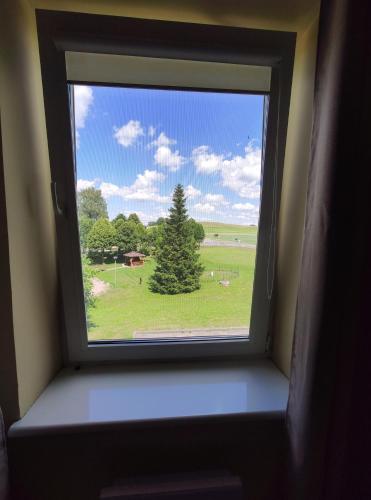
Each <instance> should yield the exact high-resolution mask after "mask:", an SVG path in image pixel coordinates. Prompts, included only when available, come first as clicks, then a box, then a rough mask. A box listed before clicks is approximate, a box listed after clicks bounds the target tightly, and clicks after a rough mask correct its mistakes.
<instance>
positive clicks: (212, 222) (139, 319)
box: [71, 85, 264, 341]
mask: <svg viewBox="0 0 371 500" xmlns="http://www.w3.org/2000/svg"><path fill="white" fill-rule="evenodd" d="M71 89H72V91H73V94H74V99H73V102H74V106H73V111H72V112H73V113H74V124H75V143H76V144H75V146H76V195H77V206H78V218H79V228H80V245H81V254H82V266H83V277H84V292H85V293H84V295H85V297H84V298H85V306H86V316H87V327H88V337H89V340H90V341H93V340H94V341H97V340H98V341H99V340H127V341H130V340H133V339H134V340H153V339H164V338H171V339H179V338H184V337H186V338H190V339H195V338H199V337H205V336H206V337H231V336H248V333H249V325H250V312H251V302H252V293H253V280H254V267H255V254H256V241H257V230H258V221H259V210H260V192H261V149H262V129H263V114H264V113H263V111H264V96H262V95H251V94H238V93H226V92H197V91H178V90H158V89H139V88H122V87H103V86H86V85H74V86H71Z"/></svg>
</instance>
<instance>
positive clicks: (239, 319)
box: [89, 225, 256, 340]
mask: <svg viewBox="0 0 371 500" xmlns="http://www.w3.org/2000/svg"><path fill="white" fill-rule="evenodd" d="M214 226H215V225H214ZM214 226H213V227H214ZM228 227H229V228H230V227H231V226H228ZM237 227H243V226H237ZM246 229H247V230H251V233H248V232H247V233H246V235H247V236H248V235H249V234H252V230H254V229H255V232H256V228H250V227H247V228H246ZM216 232H218V233H219V234H222V232H221V230H220V226H219V225H218V231H216ZM200 254H201V260H202V263H203V264H204V266H205V273H204V275H203V276H202V280H201V289H200V290H197V291H195V292H193V293H190V294H180V295H159V294H155V293H152V292H150V291H149V289H148V285H147V280H148V278H149V276H150V275H151V273H152V271H153V269H154V266H155V262H154V260H153V259H150V258H148V259H147V260H146V262H145V264H144V266H143V267H141V268H134V269H130V268H123V267H121V266H120V265H118V266H117V273H116V274H117V287H116V288H115V271H114V265H106V266H104V270H103V271H99V272H98V274H97V278H99V279H100V280H102V281H105V282H107V283H109V284H110V285H111V287H110V289H109V290H108V292H106V293H105V294H104V295H102V296H100V297H97V299H96V306H95V307H94V308H92V309H91V312H90V322H91V326H90V328H89V340H103V339H130V338H132V334H133V332H134V331H141V330H166V329H169V330H170V329H178V328H179V329H180V328H213V327H229V326H235V327H239V326H245V327H246V326H248V325H249V322H250V309H251V298H252V285H253V278H254V266H255V250H254V249H249V248H225V247H203V248H201V249H200ZM98 268H102V266H98ZM210 271H213V272H214V276H213V277H212V276H211V275H210ZM140 278H142V284H140V283H139V282H140ZM220 279H228V280H230V286H229V287H223V286H221V285H220V284H219V283H218V280H220Z"/></svg>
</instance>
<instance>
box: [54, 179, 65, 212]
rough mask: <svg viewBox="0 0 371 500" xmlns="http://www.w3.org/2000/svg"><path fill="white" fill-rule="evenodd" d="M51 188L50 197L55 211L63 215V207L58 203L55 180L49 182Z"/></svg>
mask: <svg viewBox="0 0 371 500" xmlns="http://www.w3.org/2000/svg"><path fill="white" fill-rule="evenodd" d="M51 190H52V199H53V204H54V209H55V211H56V212H57V214H58V215H61V216H62V215H65V213H64V210H63V208H61V206H60V205H59V200H58V189H57V183H56V182H55V181H52V182H51Z"/></svg>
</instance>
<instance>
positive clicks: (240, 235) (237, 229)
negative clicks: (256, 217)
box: [202, 222, 258, 245]
mask: <svg viewBox="0 0 371 500" xmlns="http://www.w3.org/2000/svg"><path fill="white" fill-rule="evenodd" d="M202 225H203V227H204V230H205V238H206V239H208V240H215V241H236V240H239V241H240V242H241V243H249V244H251V245H256V240H257V234H258V228H257V227H256V226H239V225H237V224H223V223H221V222H202ZM216 234H217V235H218V236H215V235H216Z"/></svg>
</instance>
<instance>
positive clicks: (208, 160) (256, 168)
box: [192, 143, 261, 199]
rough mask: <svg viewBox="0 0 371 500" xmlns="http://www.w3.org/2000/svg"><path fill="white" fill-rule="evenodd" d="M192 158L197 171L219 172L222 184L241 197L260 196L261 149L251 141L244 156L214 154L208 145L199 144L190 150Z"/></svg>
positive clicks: (253, 197)
mask: <svg viewBox="0 0 371 500" xmlns="http://www.w3.org/2000/svg"><path fill="white" fill-rule="evenodd" d="M192 160H193V163H194V165H195V166H196V169H197V172H199V173H204V174H212V173H215V172H219V173H220V176H221V183H222V185H223V186H225V187H227V188H229V189H230V190H232V191H234V192H236V193H237V194H238V195H239V196H241V197H242V198H250V199H258V198H260V176H261V149H260V148H259V147H256V146H254V145H253V144H252V143H249V144H248V145H247V146H246V147H245V155H244V156H240V155H236V156H232V157H231V158H228V157H227V156H225V155H216V154H214V153H213V152H212V151H211V149H210V148H209V146H199V147H198V148H195V149H194V150H193V151H192Z"/></svg>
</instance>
